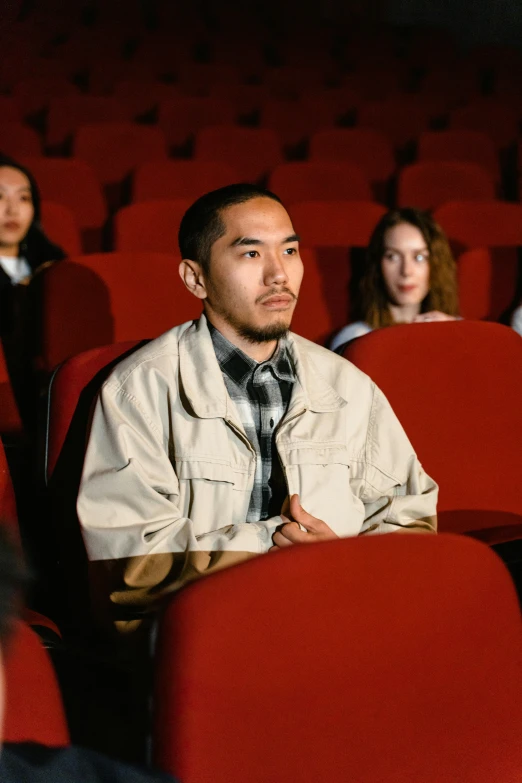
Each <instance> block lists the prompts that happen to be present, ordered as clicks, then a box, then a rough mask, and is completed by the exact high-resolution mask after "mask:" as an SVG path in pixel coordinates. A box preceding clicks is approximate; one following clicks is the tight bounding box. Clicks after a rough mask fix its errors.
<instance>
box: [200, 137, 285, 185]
mask: <svg viewBox="0 0 522 783" xmlns="http://www.w3.org/2000/svg"><path fill="white" fill-rule="evenodd" d="M194 157H195V159H196V160H206V161H209V160H212V161H216V160H220V161H223V162H224V163H228V164H229V165H230V166H233V167H234V169H235V170H236V171H237V172H238V174H239V176H240V179H241V181H243V182H257V181H258V180H259V179H261V178H262V177H264V176H266V174H267V173H268V172H269V171H270V170H271V169H273V168H275V167H276V166H277V165H278V164H279V163H281V162H282V152H281V143H280V141H279V139H278V137H277V134H276V133H275V132H274V131H273V130H270V129H269V128H240V127H237V126H233V125H230V126H220V127H218V126H216V127H210V128H205V129H204V130H201V131H200V132H199V133H198V134H197V135H196V139H195V142H194Z"/></svg>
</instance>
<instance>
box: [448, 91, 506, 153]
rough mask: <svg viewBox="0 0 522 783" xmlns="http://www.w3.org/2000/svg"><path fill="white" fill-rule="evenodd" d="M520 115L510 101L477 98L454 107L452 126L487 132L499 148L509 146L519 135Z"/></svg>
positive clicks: (451, 115)
mask: <svg viewBox="0 0 522 783" xmlns="http://www.w3.org/2000/svg"><path fill="white" fill-rule="evenodd" d="M519 121H520V117H519V114H517V111H516V110H515V109H514V107H513V105H512V104H511V103H510V102H509V101H508V102H504V101H498V100H496V99H494V98H491V99H487V98H482V99H477V100H476V101H474V102H473V103H470V104H468V105H467V106H461V107H459V108H458V109H453V111H452V112H451V114H450V128H467V129H468V130H476V131H481V132H482V133H486V134H487V135H488V136H489V137H490V138H491V139H492V141H493V142H494V143H495V144H496V145H497V147H498V148H503V147H507V146H508V145H509V144H511V142H513V141H515V139H516V138H517V136H518V130H519Z"/></svg>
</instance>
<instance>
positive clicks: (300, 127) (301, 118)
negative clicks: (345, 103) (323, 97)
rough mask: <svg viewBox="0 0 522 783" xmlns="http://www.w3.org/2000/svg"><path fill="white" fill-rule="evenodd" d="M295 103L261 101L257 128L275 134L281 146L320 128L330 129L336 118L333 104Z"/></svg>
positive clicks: (294, 143) (295, 142)
mask: <svg viewBox="0 0 522 783" xmlns="http://www.w3.org/2000/svg"><path fill="white" fill-rule="evenodd" d="M310 100H311V99H309V101H308V102H307V103H298V102H297V101H292V102H289V101H285V100H267V101H264V103H263V106H262V109H261V115H260V120H259V125H260V127H261V128H270V129H271V130H273V131H275V133H277V135H278V137H279V139H280V140H281V142H282V144H283V145H284V146H285V147H292V146H295V145H297V144H299V143H301V142H304V141H305V140H306V139H307V138H308V137H309V136H311V134H312V133H314V132H315V131H317V130H319V129H320V128H328V127H333V126H334V125H335V121H336V118H337V109H336V107H335V106H334V105H333V104H329V103H327V102H325V101H320V100H316V101H315V104H313V105H312V104H311V103H310Z"/></svg>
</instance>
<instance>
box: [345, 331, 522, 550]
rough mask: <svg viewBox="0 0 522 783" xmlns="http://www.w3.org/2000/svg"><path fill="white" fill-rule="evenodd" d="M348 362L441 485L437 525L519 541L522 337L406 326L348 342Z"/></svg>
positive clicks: (521, 518) (521, 524)
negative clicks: (383, 401) (374, 389)
mask: <svg viewBox="0 0 522 783" xmlns="http://www.w3.org/2000/svg"><path fill="white" fill-rule="evenodd" d="M344 356H345V357H346V358H347V359H349V360H350V361H352V362H353V363H354V364H356V365H357V367H359V368H360V369H361V370H363V372H366V373H368V375H370V377H371V378H372V379H373V380H374V381H375V383H377V385H378V386H380V388H381V389H382V390H383V392H384V393H385V394H386V396H387V397H388V399H389V400H390V403H391V405H392V407H393V409H394V411H395V413H396V414H397V416H398V417H399V420H400V421H401V423H402V425H403V426H404V429H405V430H406V432H407V433H408V437H409V438H410V439H411V442H412V443H413V446H414V448H415V450H416V451H417V454H418V456H419V459H420V460H421V462H422V464H423V466H424V468H425V470H426V471H427V472H428V473H429V475H430V476H433V477H434V478H435V479H436V481H437V482H438V484H439V486H440V495H439V502H438V512H439V529H440V530H441V531H450V532H457V533H463V532H466V533H475V532H477V531H478V532H477V535H479V536H480V537H484V538H486V540H488V541H490V542H492V543H495V542H498V541H502V540H510V539H511V538H518V537H519V536H520V535H522V498H521V495H520V492H519V483H518V477H519V474H520V459H521V456H522V409H521V407H520V388H521V384H522V340H521V339H520V336H519V335H518V334H516V333H515V332H514V331H513V330H512V329H510V328H509V327H506V326H501V325H500V324H493V323H483V322H479V321H456V322H446V323H433V324H430V323H429V324H408V325H402V326H396V327H393V329H379V330H377V331H375V332H372V333H371V334H368V335H365V336H364V337H361V338H359V339H358V340H354V341H353V342H351V343H348V345H347V347H346V349H345V351H344ZM485 356H487V357H488V359H487V362H486V361H484V357H485ZM412 357H414V360H412ZM470 389H473V393H470ZM492 455H494V458H492ZM479 476H482V477H487V479H485V480H483V481H482V480H477V477H479ZM502 528H506V529H502ZM508 528H509V529H508Z"/></svg>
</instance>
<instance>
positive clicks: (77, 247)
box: [42, 201, 82, 256]
mask: <svg viewBox="0 0 522 783" xmlns="http://www.w3.org/2000/svg"><path fill="white" fill-rule="evenodd" d="M42 225H43V228H44V231H45V233H46V234H47V236H48V237H49V239H51V240H52V241H53V242H55V243H56V244H57V245H59V246H60V247H61V248H63V250H64V251H65V252H66V254H67V255H68V256H77V255H78V254H79V253H81V252H82V246H81V236H80V231H79V229H78V224H77V222H76V218H75V216H74V212H73V211H72V210H71V209H69V207H66V206H64V205H63V204H55V203H54V202H53V201H42Z"/></svg>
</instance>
